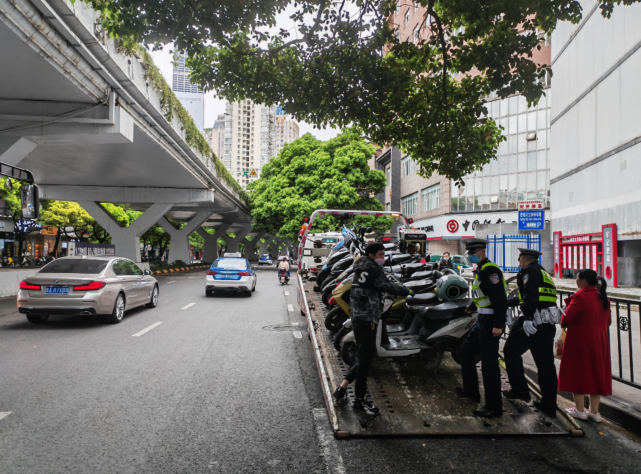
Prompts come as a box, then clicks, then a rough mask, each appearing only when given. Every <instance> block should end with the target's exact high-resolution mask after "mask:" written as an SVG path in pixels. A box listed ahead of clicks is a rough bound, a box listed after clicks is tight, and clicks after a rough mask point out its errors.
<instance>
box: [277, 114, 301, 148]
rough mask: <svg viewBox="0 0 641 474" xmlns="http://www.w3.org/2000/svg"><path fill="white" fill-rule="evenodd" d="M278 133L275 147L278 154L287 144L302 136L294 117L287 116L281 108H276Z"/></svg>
mask: <svg viewBox="0 0 641 474" xmlns="http://www.w3.org/2000/svg"><path fill="white" fill-rule="evenodd" d="M275 130H276V133H275V137H274V146H275V151H276V153H279V152H280V150H282V149H283V146H285V144H286V143H291V142H293V141H294V140H296V139H298V137H299V136H300V128H299V126H298V123H296V121H294V119H293V117H290V116H289V115H287V114H285V112H283V109H282V108H281V107H276V129H275Z"/></svg>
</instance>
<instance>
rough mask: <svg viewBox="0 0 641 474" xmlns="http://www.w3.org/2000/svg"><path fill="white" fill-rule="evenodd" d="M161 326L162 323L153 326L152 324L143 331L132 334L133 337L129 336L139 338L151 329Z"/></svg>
mask: <svg viewBox="0 0 641 474" xmlns="http://www.w3.org/2000/svg"><path fill="white" fill-rule="evenodd" d="M161 324H162V322H158V323H154V324H152V325H151V326H149V327H148V328H145V329H143V330H142V331H139V332H137V333H136V334H134V335H133V336H131V337H140V336H142V335H143V334H145V333H146V332H149V331H151V330H152V329H153V328H155V327H156V326H160V325H161Z"/></svg>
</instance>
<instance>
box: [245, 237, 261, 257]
mask: <svg viewBox="0 0 641 474" xmlns="http://www.w3.org/2000/svg"><path fill="white" fill-rule="evenodd" d="M265 234H266V232H258V234H256V235H255V236H254V237H253V238H252V239H251V241H249V242H245V258H246V259H247V260H251V259H252V258H253V257H254V249H255V248H256V244H257V243H260V239H262V238H263V236H264V235H265ZM247 249H249V251H247Z"/></svg>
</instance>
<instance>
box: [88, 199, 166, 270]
mask: <svg viewBox="0 0 641 474" xmlns="http://www.w3.org/2000/svg"><path fill="white" fill-rule="evenodd" d="M78 204H80V206H82V208H83V209H84V210H85V211H87V212H88V213H89V215H90V216H91V217H93V218H94V219H96V221H97V222H98V224H100V225H101V226H102V227H104V228H105V230H106V231H107V232H108V233H109V235H111V243H112V244H114V245H115V246H116V255H117V256H119V257H125V258H128V259H130V260H133V261H134V262H140V236H141V235H142V234H144V233H145V232H146V231H147V230H148V229H149V228H150V227H151V226H152V225H154V224H155V223H156V222H158V220H159V219H160V218H161V217H163V216H164V215H165V214H166V213H167V212H168V211H169V210H170V209H171V208H172V206H173V204H153V205H152V206H151V207H150V208H149V209H147V210H146V211H145V212H144V213H143V215H142V216H140V217H139V218H138V219H136V220H135V221H134V222H132V223H131V225H130V226H129V227H122V225H121V224H120V222H118V221H117V220H116V219H115V218H114V217H113V216H112V215H111V214H109V213H108V212H107V211H106V210H105V209H104V208H103V207H102V206H101V205H100V204H99V203H97V202H94V201H78Z"/></svg>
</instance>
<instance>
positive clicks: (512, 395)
mask: <svg viewBox="0 0 641 474" xmlns="http://www.w3.org/2000/svg"><path fill="white" fill-rule="evenodd" d="M503 396H504V397H505V398H507V399H508V400H523V401H524V402H529V401H530V400H531V398H530V394H529V393H528V394H525V395H524V394H521V393H518V392H515V391H514V389H513V388H511V389H510V390H503Z"/></svg>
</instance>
